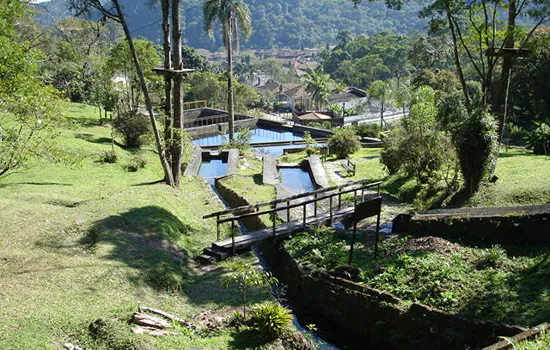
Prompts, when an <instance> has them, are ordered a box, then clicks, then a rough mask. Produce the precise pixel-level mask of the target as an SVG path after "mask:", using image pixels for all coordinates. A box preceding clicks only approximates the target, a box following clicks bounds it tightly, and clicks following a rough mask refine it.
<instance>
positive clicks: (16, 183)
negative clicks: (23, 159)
mask: <svg viewBox="0 0 550 350" xmlns="http://www.w3.org/2000/svg"><path fill="white" fill-rule="evenodd" d="M17 185H33V186H72V184H68V183H61V182H12V183H7V184H0V188H4V187H8V186H17Z"/></svg>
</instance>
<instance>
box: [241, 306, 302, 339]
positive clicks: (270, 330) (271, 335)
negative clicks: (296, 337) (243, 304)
mask: <svg viewBox="0 0 550 350" xmlns="http://www.w3.org/2000/svg"><path fill="white" fill-rule="evenodd" d="M291 324H292V315H291V314H290V311H289V310H288V309H286V308H284V307H283V306H281V305H280V304H279V303H277V302H275V301H266V302H264V303H261V304H259V305H257V306H255V307H254V308H253V309H252V312H251V315H250V325H251V327H252V328H254V329H256V330H257V331H258V332H260V334H261V335H262V337H264V338H265V339H268V340H274V339H278V338H280V337H281V336H282V335H283V334H284V332H285V331H286V330H287V329H288V328H289V327H290V325H291Z"/></svg>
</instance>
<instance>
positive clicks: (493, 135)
mask: <svg viewBox="0 0 550 350" xmlns="http://www.w3.org/2000/svg"><path fill="white" fill-rule="evenodd" d="M452 130H453V131H454V132H453V139H454V141H455V145H456V148H457V155H458V159H459V161H460V170H462V175H463V176H464V185H465V188H466V190H467V191H468V192H469V193H470V194H472V193H474V192H475V191H477V190H478V188H479V184H480V183H481V182H482V181H483V180H484V179H486V178H488V177H489V175H490V174H491V167H492V165H493V161H494V160H495V156H496V151H497V146H498V141H497V140H498V135H497V131H496V123H495V120H494V118H493V117H492V116H491V115H490V114H489V113H487V111H485V110H484V109H480V108H478V109H475V110H473V111H472V112H471V113H467V115H466V119H465V120H464V121H463V122H461V123H460V124H459V125H458V126H457V127H455V128H453V129H452Z"/></svg>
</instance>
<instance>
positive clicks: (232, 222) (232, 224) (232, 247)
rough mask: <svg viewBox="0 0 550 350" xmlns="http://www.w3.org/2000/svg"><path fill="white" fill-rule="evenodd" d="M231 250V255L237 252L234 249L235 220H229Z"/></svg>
mask: <svg viewBox="0 0 550 350" xmlns="http://www.w3.org/2000/svg"><path fill="white" fill-rule="evenodd" d="M231 250H232V251H233V255H235V253H236V252H237V251H236V249H235V220H231Z"/></svg>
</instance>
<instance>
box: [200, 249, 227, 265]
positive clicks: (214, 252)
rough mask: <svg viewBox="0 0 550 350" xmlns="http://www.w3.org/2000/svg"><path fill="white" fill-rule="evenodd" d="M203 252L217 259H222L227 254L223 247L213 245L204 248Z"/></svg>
mask: <svg viewBox="0 0 550 350" xmlns="http://www.w3.org/2000/svg"><path fill="white" fill-rule="evenodd" d="M203 254H205V255H208V256H211V257H213V258H214V259H216V260H217V261H221V260H224V259H226V258H227V257H228V256H229V252H227V251H226V250H225V249H220V248H218V247H215V246H212V247H211V248H205V249H204V251H203Z"/></svg>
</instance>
